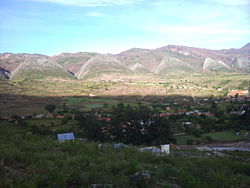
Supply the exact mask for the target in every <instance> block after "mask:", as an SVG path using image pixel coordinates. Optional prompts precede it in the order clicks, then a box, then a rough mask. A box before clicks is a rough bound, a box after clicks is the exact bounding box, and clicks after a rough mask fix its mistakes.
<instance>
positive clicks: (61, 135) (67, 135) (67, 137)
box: [57, 133, 75, 141]
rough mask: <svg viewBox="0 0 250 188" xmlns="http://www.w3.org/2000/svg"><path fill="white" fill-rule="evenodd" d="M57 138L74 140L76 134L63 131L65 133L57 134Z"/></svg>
mask: <svg viewBox="0 0 250 188" xmlns="http://www.w3.org/2000/svg"><path fill="white" fill-rule="evenodd" d="M57 138H58V140H59V141H65V140H74V139H75V136H74V134H73V133H63V134H57Z"/></svg>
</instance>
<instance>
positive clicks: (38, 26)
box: [0, 0, 250, 55]
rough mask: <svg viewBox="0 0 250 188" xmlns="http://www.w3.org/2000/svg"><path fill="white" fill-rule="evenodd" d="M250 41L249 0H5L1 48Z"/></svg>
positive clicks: (213, 45) (113, 48)
mask: <svg viewBox="0 0 250 188" xmlns="http://www.w3.org/2000/svg"><path fill="white" fill-rule="evenodd" d="M248 42H250V0H0V53H5V52H10V53H40V54H46V55H56V54H60V53H62V52H72V53H74V52H99V53H113V54H116V53H120V52H122V51H125V50H128V49H131V48H148V49H154V48H158V47H162V46H166V45H169V44H173V45H184V46H192V47H201V48H208V49H228V48H240V47H242V46H244V45H245V44H246V43H248Z"/></svg>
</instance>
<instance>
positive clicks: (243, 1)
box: [213, 0, 250, 6]
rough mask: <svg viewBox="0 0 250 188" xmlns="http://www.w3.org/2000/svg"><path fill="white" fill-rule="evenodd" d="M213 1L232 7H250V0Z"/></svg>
mask: <svg viewBox="0 0 250 188" xmlns="http://www.w3.org/2000/svg"><path fill="white" fill-rule="evenodd" d="M213 1H215V2H218V3H222V4H225V5H231V6H238V5H250V0H213Z"/></svg>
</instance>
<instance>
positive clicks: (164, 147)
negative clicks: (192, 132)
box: [161, 144, 170, 155]
mask: <svg viewBox="0 0 250 188" xmlns="http://www.w3.org/2000/svg"><path fill="white" fill-rule="evenodd" d="M161 152H162V153H165V154H167V155H169V154H170V149H169V144H164V145H161Z"/></svg>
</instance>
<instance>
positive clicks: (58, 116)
mask: <svg viewBox="0 0 250 188" xmlns="http://www.w3.org/2000/svg"><path fill="white" fill-rule="evenodd" d="M63 118H64V116H63V115H60V114H58V115H56V119H63Z"/></svg>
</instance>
